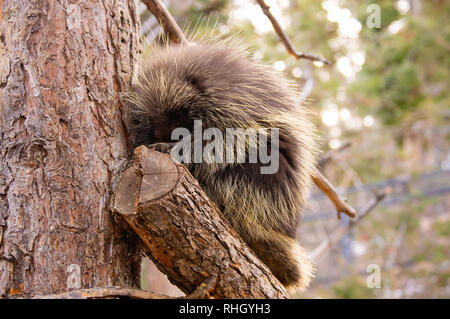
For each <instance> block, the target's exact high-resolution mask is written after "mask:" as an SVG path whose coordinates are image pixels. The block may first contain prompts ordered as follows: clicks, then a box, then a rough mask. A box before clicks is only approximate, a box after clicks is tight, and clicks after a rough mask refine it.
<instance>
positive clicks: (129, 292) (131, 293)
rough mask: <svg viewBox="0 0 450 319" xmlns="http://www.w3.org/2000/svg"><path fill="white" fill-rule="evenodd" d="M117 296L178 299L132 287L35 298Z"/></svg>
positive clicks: (76, 291)
mask: <svg viewBox="0 0 450 319" xmlns="http://www.w3.org/2000/svg"><path fill="white" fill-rule="evenodd" d="M116 298H131V299H177V298H175V297H170V296H166V295H161V294H155V293H153V292H149V291H144V290H140V289H132V288H119V287H108V288H89V289H80V290H73V291H68V292H63V293H60V294H50V295H39V296H35V297H33V299H116Z"/></svg>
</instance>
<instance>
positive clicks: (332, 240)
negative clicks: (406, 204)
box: [310, 187, 392, 259]
mask: <svg viewBox="0 0 450 319" xmlns="http://www.w3.org/2000/svg"><path fill="white" fill-rule="evenodd" d="M391 191H392V188H391V187H387V188H385V189H384V190H382V191H380V192H377V193H376V194H375V197H374V198H373V199H372V200H371V201H370V202H369V203H367V205H366V207H364V208H363V209H362V210H361V214H360V215H359V216H358V218H357V219H356V220H354V221H350V223H349V224H348V225H346V226H341V227H338V228H337V229H336V230H335V231H334V232H333V234H332V235H331V236H329V240H326V241H324V242H322V243H321V244H320V245H319V246H318V247H316V248H315V249H314V250H313V251H312V252H311V254H310V257H311V258H312V259H318V258H320V257H321V256H323V255H324V253H325V252H326V251H327V250H329V249H330V248H331V247H333V246H334V245H336V243H338V242H339V240H340V239H341V238H342V237H343V236H344V235H345V234H347V233H348V232H349V231H350V230H351V229H352V228H354V227H355V226H356V225H358V224H359V223H360V222H361V221H362V220H363V219H364V218H365V217H366V216H367V215H368V214H369V213H370V212H371V211H372V210H373V209H374V208H375V207H376V206H377V205H378V204H379V203H380V202H381V201H382V200H383V199H384V198H385V197H386V196H387V195H389V194H390V193H391Z"/></svg>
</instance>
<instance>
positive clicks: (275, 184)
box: [127, 41, 316, 290]
mask: <svg viewBox="0 0 450 319" xmlns="http://www.w3.org/2000/svg"><path fill="white" fill-rule="evenodd" d="M293 92H295V89H294V88H293V87H292V85H291V84H290V83H288V82H287V81H286V80H284V79H283V77H282V75H280V74H278V73H276V72H274V71H272V70H271V69H270V68H269V67H267V66H265V65H262V64H259V63H256V62H255V61H253V60H251V59H250V58H249V57H248V53H247V52H246V51H245V50H242V49H240V48H239V45H237V44H236V43H235V42H233V41H231V42H226V41H225V42H223V41H201V42H197V43H196V44H193V45H190V46H169V45H163V46H162V47H157V48H153V50H152V52H151V55H150V57H149V58H148V59H146V61H145V64H144V65H143V68H142V70H141V71H140V72H139V73H138V74H137V77H136V81H135V84H134V86H133V87H132V88H131V89H130V91H129V92H128V93H127V96H128V99H129V101H130V102H131V108H130V118H131V121H130V124H129V129H130V133H131V135H132V138H133V141H134V144H135V146H137V145H141V144H146V145H151V146H154V147H156V148H157V149H159V150H162V151H169V150H170V148H171V147H172V145H173V144H171V140H170V134H171V132H172V130H173V129H174V128H177V127H186V128H188V129H192V127H193V120H194V119H201V120H202V121H203V128H204V129H206V128H208V127H217V128H219V129H222V130H225V128H237V127H240V128H244V129H246V128H272V127H275V128H279V129H280V146H279V149H280V166H279V170H278V172H277V173H275V174H271V175H262V174H260V171H259V168H260V166H261V165H262V164H261V163H253V164H250V163H244V164H234V163H233V164H227V163H212V164H207V163H200V164H187V165H186V166H187V167H188V168H189V169H190V171H191V173H192V174H193V176H194V177H195V178H196V179H197V180H198V181H199V183H200V185H201V186H202V188H203V189H204V190H205V192H206V193H207V194H208V196H209V197H210V198H211V199H212V200H213V201H214V202H215V203H216V204H217V205H218V206H219V207H220V209H221V210H222V212H223V213H224V215H225V217H226V218H227V219H228V221H229V222H230V223H231V225H232V226H233V227H234V228H235V229H236V230H237V231H238V232H239V234H240V235H241V236H242V238H243V239H244V240H245V241H246V242H247V243H248V245H249V246H250V247H251V248H252V249H253V250H254V251H255V253H256V254H257V255H258V256H259V257H260V259H261V260H262V261H263V262H264V263H265V264H266V265H267V266H268V267H269V268H270V269H271V270H272V272H273V273H274V275H275V276H276V277H277V278H278V279H279V280H280V282H281V283H282V284H283V285H285V286H286V287H288V288H296V289H300V290H302V289H304V288H305V287H306V286H307V285H308V283H309V281H310V278H311V276H312V266H311V264H310V262H309V260H308V258H307V256H306V254H305V253H304V252H303V250H302V248H301V247H300V246H299V245H298V244H297V243H296V241H295V239H294V237H295V229H296V228H297V222H298V219H299V216H300V214H301V212H302V209H303V207H304V206H305V202H306V197H307V194H308V189H309V185H310V182H311V178H310V173H311V170H312V168H313V166H314V165H315V160H316V156H315V152H316V150H315V145H316V141H315V138H314V133H313V125H312V124H311V122H310V120H309V117H308V114H307V113H306V111H305V109H304V108H303V107H299V106H296V105H295V95H294V94H293ZM269 138H270V136H269ZM247 142H248V141H247Z"/></svg>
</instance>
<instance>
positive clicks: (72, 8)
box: [0, 0, 140, 297]
mask: <svg viewBox="0 0 450 319" xmlns="http://www.w3.org/2000/svg"><path fill="white" fill-rule="evenodd" d="M0 8H1V13H0V18H1V29H0V101H1V102H0V116H1V129H0V130H1V142H0V143H1V153H0V295H1V296H3V297H14V296H22V297H26V296H30V295H35V294H40V295H45V294H51V293H59V292H64V291H68V290H71V289H78V288H90V287H111V286H121V287H136V286H138V279H139V264H140V253H139V248H137V247H136V246H135V243H136V242H137V241H136V240H127V239H126V238H124V236H128V235H127V232H123V231H121V230H120V229H118V228H117V227H115V225H114V220H113V219H112V214H111V213H110V209H109V207H108V205H109V204H108V203H109V199H110V196H111V193H112V189H113V187H114V184H115V183H116V182H117V181H116V178H117V177H118V176H120V173H121V172H122V170H123V169H124V165H125V163H126V159H127V146H126V145H127V144H126V138H125V131H124V126H123V123H122V121H121V118H122V115H121V105H120V102H119V96H118V94H117V93H118V92H119V91H120V90H121V89H123V87H124V85H126V84H127V82H129V81H130V79H131V74H132V68H133V67H134V65H135V62H136V57H137V55H138V54H139V50H138V49H137V47H138V45H139V43H138V34H139V32H138V31H139V30H138V29H139V21H138V19H137V14H136V10H135V5H134V1H133V0H114V1H113V0H103V1H81V2H76V3H72V2H71V1H68V0H62V1H51V0H29V1H12V0H5V1H3V0H0Z"/></svg>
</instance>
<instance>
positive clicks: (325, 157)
mask: <svg viewBox="0 0 450 319" xmlns="http://www.w3.org/2000/svg"><path fill="white" fill-rule="evenodd" d="M351 145H352V144H351V143H350V142H345V143H344V144H342V145H341V146H340V147H338V148H336V149H334V150H330V151H328V152H326V153H323V154H322V155H321V156H320V157H319V163H318V165H319V166H324V165H325V164H328V162H330V161H332V160H333V158H334V157H335V156H336V155H337V154H339V153H340V152H342V151H343V150H345V149H347V148H349V147H350V146H351Z"/></svg>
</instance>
